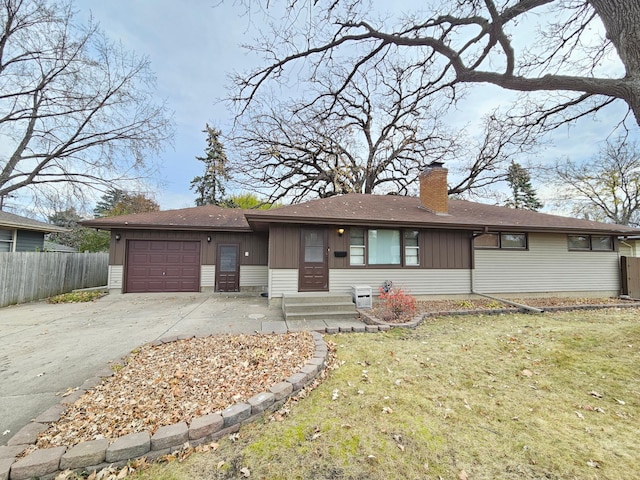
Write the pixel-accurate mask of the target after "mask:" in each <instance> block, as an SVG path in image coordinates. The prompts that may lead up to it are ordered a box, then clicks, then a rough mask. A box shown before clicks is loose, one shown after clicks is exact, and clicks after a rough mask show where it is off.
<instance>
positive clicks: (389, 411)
mask: <svg viewBox="0 0 640 480" xmlns="http://www.w3.org/2000/svg"><path fill="white" fill-rule="evenodd" d="M382 413H393V410H392V409H391V408H389V407H384V408H383V409H382Z"/></svg>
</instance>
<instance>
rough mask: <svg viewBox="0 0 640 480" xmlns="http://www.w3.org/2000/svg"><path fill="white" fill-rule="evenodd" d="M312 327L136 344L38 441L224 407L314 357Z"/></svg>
mask: <svg viewBox="0 0 640 480" xmlns="http://www.w3.org/2000/svg"><path fill="white" fill-rule="evenodd" d="M314 352H315V345H314V342H313V338H312V336H311V334H310V333H308V332H297V333H288V334H285V335H219V336H213V337H205V338H191V339H186V340H179V341H176V342H170V343H166V344H163V345H159V346H153V345H150V344H149V345H145V346H143V347H141V348H139V349H137V350H135V351H134V352H133V353H132V354H131V355H130V357H129V358H128V359H127V362H126V363H125V365H119V364H118V365H115V366H114V367H115V370H116V373H115V374H114V375H113V376H112V377H110V378H108V379H106V380H104V381H103V383H102V384H101V385H99V386H97V387H96V388H95V389H93V390H90V391H88V392H87V393H85V394H84V395H83V396H82V397H80V399H79V400H77V401H76V402H75V403H74V404H73V405H72V406H70V407H69V408H68V409H67V411H66V412H65V414H64V415H63V417H62V418H61V419H60V420H59V421H58V422H56V423H53V424H51V426H50V427H49V429H48V430H46V431H45V432H43V433H42V434H40V436H39V437H38V442H37V444H36V445H37V447H39V448H46V447H51V446H68V445H75V444H77V443H80V442H81V441H86V440H93V439H96V438H110V439H115V438H117V437H120V436H123V435H126V434H129V433H135V432H141V431H144V430H147V431H149V432H150V433H152V434H153V433H154V432H155V431H156V430H157V429H158V428H159V427H161V426H164V425H171V424H174V423H178V422H181V421H187V422H188V421H190V420H191V419H192V418H194V417H198V416H202V415H207V414H209V413H213V412H219V411H222V410H224V409H225V408H226V407H229V406H231V405H233V404H234V403H238V402H243V401H246V400H248V399H249V398H251V397H252V396H253V395H255V394H257V393H260V392H264V391H267V390H268V388H269V387H270V386H271V385H274V384H275V383H278V382H280V381H282V380H284V379H285V378H287V377H289V376H291V375H292V374H294V373H296V372H297V371H299V370H300V368H301V367H303V366H304V364H305V363H306V361H307V360H308V359H310V358H311V357H313V355H314Z"/></svg>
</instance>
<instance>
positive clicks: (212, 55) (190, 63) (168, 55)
mask: <svg viewBox="0 0 640 480" xmlns="http://www.w3.org/2000/svg"><path fill="white" fill-rule="evenodd" d="M215 2H216V3H217V0H215ZM75 5H76V9H77V11H78V19H79V20H82V19H87V18H88V15H89V14H92V15H93V18H94V20H95V21H97V22H98V23H99V24H100V27H101V28H102V29H103V30H104V31H105V32H106V33H107V35H108V36H109V38H111V39H112V40H114V41H121V42H122V43H123V44H124V45H125V47H127V48H128V49H130V50H134V51H135V52H136V53H138V54H139V55H147V56H148V57H149V58H150V60H151V67H152V69H153V71H154V72H155V74H156V76H157V86H158V96H159V97H160V98H164V99H166V100H167V103H168V108H169V109H170V110H172V111H174V112H175V122H176V137H175V141H174V146H173V147H170V146H169V147H168V148H167V149H166V150H165V152H164V154H163V155H162V159H161V160H162V170H161V172H160V173H159V178H158V180H159V182H160V188H158V190H157V193H156V200H157V201H158V203H159V204H160V207H161V208H162V209H170V208H182V207H187V206H193V205H194V204H193V201H194V198H195V196H194V195H193V192H192V191H191V190H189V183H190V181H191V179H193V177H195V176H196V175H200V174H202V166H203V164H202V162H199V161H197V160H196V159H195V157H196V156H201V155H202V154H203V153H204V149H205V147H206V143H205V140H206V137H205V134H204V133H202V130H204V128H205V125H206V123H209V124H210V125H212V126H214V127H216V128H220V129H222V130H227V129H228V127H229V125H230V123H231V121H232V116H231V115H230V114H229V113H228V112H227V110H226V108H225V106H224V105H223V104H221V103H219V102H218V100H219V99H221V98H222V97H224V96H225V93H226V91H225V86H226V85H227V84H228V81H227V75H228V73H229V72H230V71H231V70H232V69H233V68H235V69H240V70H243V69H245V68H248V67H249V66H250V65H251V59H250V58H249V56H248V55H247V54H246V52H245V51H244V50H242V48H241V47H240V45H241V44H242V43H244V42H247V41H248V40H249V39H250V37H251V34H250V32H248V19H247V18H246V17H241V16H240V15H239V14H240V13H241V10H240V8H239V7H234V6H233V5H232V4H231V3H230V4H229V5H227V4H225V5H219V6H215V7H214V5H215V4H214V2H207V1H198V0H182V1H179V2H176V1H165V0H154V1H153V2H152V1H148V0H76V1H75ZM253 61H254V63H255V62H256V61H257V59H253Z"/></svg>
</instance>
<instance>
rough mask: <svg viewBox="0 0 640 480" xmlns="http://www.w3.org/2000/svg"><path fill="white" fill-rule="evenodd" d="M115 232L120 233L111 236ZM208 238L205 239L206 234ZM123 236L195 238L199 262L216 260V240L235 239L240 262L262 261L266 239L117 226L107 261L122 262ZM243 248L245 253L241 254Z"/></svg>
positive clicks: (261, 237)
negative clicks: (122, 228)
mask: <svg viewBox="0 0 640 480" xmlns="http://www.w3.org/2000/svg"><path fill="white" fill-rule="evenodd" d="M116 232H117V233H119V234H120V236H121V238H120V240H119V241H116V240H115V235H116ZM208 236H210V237H211V242H210V243H209V242H207V237H208ZM127 240H197V241H200V242H201V245H202V247H201V248H202V250H201V252H200V259H201V263H202V265H215V264H216V249H217V245H218V243H237V244H239V245H240V264H241V265H266V264H267V251H268V240H267V235H266V234H257V233H234V232H189V231H181V230H117V231H115V230H114V231H112V232H111V248H110V250H109V264H110V265H124V260H125V248H126V247H125V246H126V243H127ZM245 252H248V253H249V255H248V256H245Z"/></svg>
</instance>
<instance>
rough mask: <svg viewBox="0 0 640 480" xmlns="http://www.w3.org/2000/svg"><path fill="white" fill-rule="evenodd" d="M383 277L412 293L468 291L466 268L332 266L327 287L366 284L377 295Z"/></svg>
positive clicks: (348, 290)
mask: <svg viewBox="0 0 640 480" xmlns="http://www.w3.org/2000/svg"><path fill="white" fill-rule="evenodd" d="M385 280H391V281H392V282H393V286H394V287H397V288H402V289H403V290H405V291H406V292H407V293H410V294H412V295H446V294H451V295H459V294H469V293H470V292H471V274H470V271H469V270H461V269H442V270H435V269H430V270H425V269H408V268H405V269H400V268H397V269H396V268H392V269H391V268H379V269H373V268H367V269H366V270H363V269H358V270H356V269H352V270H345V269H333V270H330V271H329V291H330V292H331V293H351V292H352V287H353V286H354V285H368V286H370V287H371V290H372V294H373V295H378V294H379V290H378V288H379V287H380V286H382V284H383V282H384V281H385Z"/></svg>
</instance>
